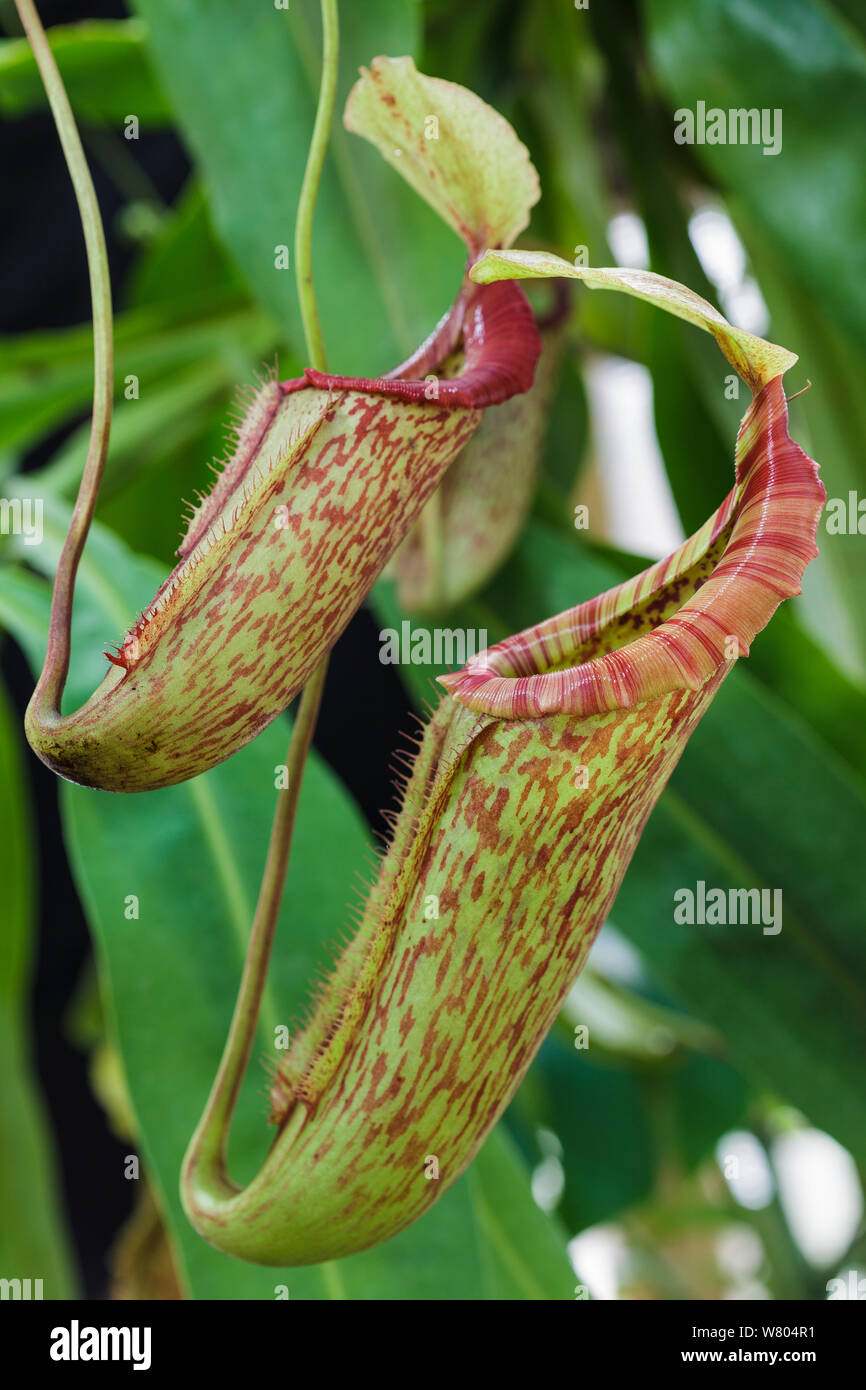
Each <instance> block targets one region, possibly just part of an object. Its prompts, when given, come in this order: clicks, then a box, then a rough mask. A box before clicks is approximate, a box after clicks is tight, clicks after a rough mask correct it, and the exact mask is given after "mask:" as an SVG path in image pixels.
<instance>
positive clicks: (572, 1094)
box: [508, 1032, 656, 1235]
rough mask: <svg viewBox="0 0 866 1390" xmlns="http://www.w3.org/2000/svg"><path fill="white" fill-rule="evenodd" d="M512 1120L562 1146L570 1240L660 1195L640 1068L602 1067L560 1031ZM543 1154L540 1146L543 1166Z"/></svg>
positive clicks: (519, 1097)
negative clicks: (547, 1132) (654, 1191)
mask: <svg viewBox="0 0 866 1390" xmlns="http://www.w3.org/2000/svg"><path fill="white" fill-rule="evenodd" d="M508 1119H509V1122H510V1123H512V1124H513V1123H515V1122H517V1123H520V1124H521V1126H522V1127H525V1128H526V1130H527V1133H528V1134H532V1133H533V1131H535V1130H536V1129H537V1127H539V1126H541V1127H543V1128H544V1129H546V1130H550V1131H552V1132H553V1133H554V1134H555V1135H556V1137H557V1138H558V1140H559V1142H560V1144H561V1145H562V1158H561V1162H562V1166H563V1171H564V1173H565V1188H564V1191H563V1196H562V1202H561V1205H560V1206H559V1208H558V1211H559V1214H560V1216H561V1218H562V1220H563V1221H564V1223H565V1226H566V1229H567V1230H568V1233H569V1235H575V1234H576V1233H577V1232H578V1231H582V1230H583V1229H584V1228H585V1227H587V1226H593V1225H596V1224H597V1223H598V1222H601V1221H608V1220H610V1218H611V1217H613V1216H616V1215H617V1214H618V1213H619V1212H621V1211H624V1210H625V1209H626V1208H627V1207H630V1206H633V1205H634V1204H635V1203H636V1202H640V1201H642V1200H643V1199H644V1198H646V1197H648V1196H649V1194H650V1192H651V1191H652V1187H653V1181H654V1176H655V1168H656V1157H655V1153H654V1145H653V1135H652V1126H651V1123H650V1117H649V1114H648V1109H647V1096H646V1095H645V1093H644V1090H643V1087H642V1085H641V1082H640V1077H639V1075H638V1074H637V1073H636V1072H635V1071H634V1070H633V1069H632V1068H629V1067H620V1066H598V1065H596V1063H595V1062H592V1061H590V1060H589V1059H588V1058H587V1057H586V1054H585V1053H578V1052H576V1051H575V1050H574V1048H570V1047H569V1046H568V1044H567V1043H566V1042H564V1041H563V1040H562V1038H561V1037H559V1035H558V1034H557V1033H556V1032H553V1033H551V1034H550V1035H549V1036H548V1037H547V1038H546V1039H545V1042H544V1044H543V1046H542V1048H541V1051H540V1052H539V1054H538V1057H537V1058H536V1060H535V1062H534V1063H533V1064H532V1067H531V1069H530V1072H529V1075H528V1077H527V1079H526V1080H525V1081H524V1083H523V1085H522V1087H521V1088H520V1091H519V1092H518V1094H517V1096H516V1097H515V1100H514V1101H513V1103H512V1106H511V1109H510V1110H509V1112H508ZM540 1157H541V1150H540V1149H536V1154H535V1159H536V1162H537V1161H538V1160H539V1158H540Z"/></svg>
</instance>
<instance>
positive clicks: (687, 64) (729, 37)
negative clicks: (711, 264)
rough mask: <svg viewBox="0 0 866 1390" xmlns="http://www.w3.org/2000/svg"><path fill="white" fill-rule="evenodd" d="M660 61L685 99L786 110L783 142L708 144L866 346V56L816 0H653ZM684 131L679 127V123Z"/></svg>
mask: <svg viewBox="0 0 866 1390" xmlns="http://www.w3.org/2000/svg"><path fill="white" fill-rule="evenodd" d="M646 13H647V18H648V28H649V40H650V48H651V52H652V57H653V61H654V63H655V66H656V68H657V70H658V73H659V75H660V77H661V80H662V82H663V83H664V86H665V90H666V92H667V94H668V96H669V98H670V100H671V104H672V105H673V106H675V107H690V108H691V109H692V110H695V108H696V104H697V102H698V101H699V100H701V101H704V102H706V105H707V108H710V107H713V106H717V107H721V108H723V109H724V110H725V111H727V110H729V109H733V108H746V109H751V108H756V109H767V110H769V111H770V112H772V111H775V110H779V111H781V112H782V122H783V128H782V148H781V151H780V152H779V153H778V154H776V155H770V156H766V155H765V154H764V151H763V149H762V147H761V146H760V145H752V144H742V145H740V144H735V145H728V144H726V145H710V144H705V145H700V146H698V145H696V146H694V147H693V151H692V153H693V154H694V156H695V157H696V158H697V159H699V160H700V162H701V163H702V164H704V165H705V166H706V167H707V168H709V169H710V170H711V171H712V173H713V175H714V176H715V178H716V179H717V180H718V181H719V183H720V185H721V186H722V188H724V189H726V190H728V191H730V192H732V193H735V194H736V195H737V197H738V198H739V199H740V200H741V201H742V203H743V204H744V206H745V207H746V208H747V209H748V211H749V213H750V215H751V216H752V217H754V219H755V221H756V223H757V224H758V225H759V226H760V227H761V228H762V230H763V232H764V233H765V234H766V235H767V236H769V237H770V239H771V241H772V243H773V245H774V247H775V248H776V249H777V250H778V252H779V254H780V256H781V257H782V258H783V260H784V263H785V267H786V276H787V278H788V279H789V280H790V281H792V282H793V283H794V284H797V285H803V286H804V287H805V289H806V292H807V293H808V294H812V295H814V296H816V297H817V298H818V300H819V301H820V303H821V304H822V305H823V306H824V308H825V309H826V310H827V311H830V312H832V313H833V314H834V315H835V317H836V318H837V320H838V321H839V322H840V323H842V324H846V325H847V326H848V328H849V329H850V331H851V332H852V333H854V334H855V336H856V337H857V338H858V339H859V341H860V343H861V345H866V245H864V240H863V227H864V225H866V187H864V180H863V147H864V142H866V55H864V49H863V44H862V41H861V40H860V39H859V36H857V35H856V34H855V31H854V30H853V29H851V28H850V27H849V26H848V25H847V24H846V23H845V22H844V21H843V20H841V19H840V18H839V16H838V14H836V13H834V11H833V10H832V9H831V8H830V6H829V5H827V4H824V3H814V0H647V4H646ZM671 139H673V125H672V126H671Z"/></svg>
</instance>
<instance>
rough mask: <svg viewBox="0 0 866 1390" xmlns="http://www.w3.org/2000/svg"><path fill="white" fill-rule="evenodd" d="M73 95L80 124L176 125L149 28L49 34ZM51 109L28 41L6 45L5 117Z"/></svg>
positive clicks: (70, 27)
mask: <svg viewBox="0 0 866 1390" xmlns="http://www.w3.org/2000/svg"><path fill="white" fill-rule="evenodd" d="M47 32H48V41H49V43H50V45H51V51H52V53H53V54H54V57H55V58H56V60H57V66H58V68H59V69H60V75H61V77H62V78H63V82H64V85H65V87H66V91H67V95H68V96H69V100H70V102H71V104H72V109H73V110H74V112H75V114H76V116H77V117H78V119H79V120H80V121H84V122H88V121H91V122H93V123H94V124H99V125H114V126H122V124H123V121H124V120H125V118H126V117H127V116H130V115H132V116H137V117H138V119H139V121H140V122H141V124H142V125H143V126H151V127H159V126H165V125H168V124H170V122H171V118H172V117H171V109H170V107H169V106H168V103H167V102H166V100H165V97H164V96H163V94H162V92H161V91H160V88H159V84H158V83H157V81H156V78H155V77H154V75H153V71H152V69H151V66H150V62H149V60H148V56H147V49H146V45H145V42H144V33H145V31H144V25H143V24H141V23H140V22H139V21H138V20H135V19H126V20H123V19H121V20H88V21H85V22H83V23H81V24H56V25H54V27H53V28H51V29H49V30H48V31H47ZM43 108H45V109H46V110H47V108H48V101H47V98H46V96H45V89H44V87H43V85H42V79H41V77H40V76H39V70H38V68H37V66H36V61H35V59H34V57H33V54H32V52H31V51H30V45H29V43H28V42H27V40H26V39H4V40H3V41H2V42H0V113H2V114H3V115H4V116H24V115H26V114H27V113H28V112H30V111H39V110H42V109H43Z"/></svg>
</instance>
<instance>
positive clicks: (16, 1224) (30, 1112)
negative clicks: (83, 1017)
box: [0, 689, 75, 1299]
mask: <svg viewBox="0 0 866 1390" xmlns="http://www.w3.org/2000/svg"><path fill="white" fill-rule="evenodd" d="M19 742H20V733H19V731H18V729H17V727H16V724H15V721H14V719H13V712H12V709H11V707H10V706H9V704H8V703H7V698H6V694H5V691H3V690H2V689H0V875H2V881H3V900H4V914H3V931H2V934H0V1071H2V1076H3V1087H2V1090H0V1271H2V1274H3V1277H4V1278H7V1279H41V1280H42V1281H43V1296H44V1297H45V1298H51V1299H57V1298H72V1297H74V1294H75V1290H74V1285H73V1275H72V1269H71V1265H70V1254H69V1250H68V1247H67V1237H66V1221H65V1215H64V1213H63V1210H62V1205H61V1201H60V1197H59V1193H58V1191H57V1187H56V1173H55V1164H54V1156H53V1153H52V1143H51V1137H50V1131H49V1128H48V1125H47V1123H46V1120H45V1116H44V1114H43V1112H42V1105H41V1101H40V1099H39V1092H38V1087H37V1083H36V1078H35V1074H34V1070H33V1064H32V1062H31V1059H30V1055H29V1053H30V1049H29V1043H28V1012H29V988H30V973H31V968H32V956H33V946H32V942H31V931H32V926H33V878H34V865H33V845H32V823H31V812H30V806H29V802H28V788H27V785H26V783H25V781H24V770H23V767H22V764H21V755H20V752H19Z"/></svg>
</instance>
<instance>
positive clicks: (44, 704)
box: [15, 0, 114, 727]
mask: <svg viewBox="0 0 866 1390" xmlns="http://www.w3.org/2000/svg"><path fill="white" fill-rule="evenodd" d="M15 4H16V8H17V10H18V15H19V17H20V19H21V23H22V24H23V26H24V31H25V33H26V34H27V38H28V40H29V42H30V47H31V49H32V50H33V56H34V58H35V59H36V65H37V67H38V68H39V73H40V76H41V78H42V82H43V84H44V86H45V92H46V95H47V97H48V101H49V104H50V106H51V114H52V115H53V117H54V124H55V126H56V127H57V134H58V135H59V137H60V144H61V146H62V148H63V154H64V158H65V160H66V165H67V168H68V169H69V176H70V178H71V180H72V186H73V188H74V190H75V198H76V201H77V203H78V211H79V214H80V216H81V225H82V229H83V231H84V244H85V249H86V252H87V268H88V272H89V276H90V298H91V311H92V317H93V413H92V416H91V425H90V443H89V445H88V450H87V461H86V463H85V465H84V472H83V474H82V477H81V484H80V486H79V489H78V497H77V498H76V502H75V508H74V510H73V513H72V520H71V522H70V525H69V530H68V532H67V534H66V540H65V541H64V544H63V549H62V551H61V554H60V560H59V562H58V565H57V573H56V575H55V578H54V591H53V594H52V598H51V616H50V619H49V626H48V643H47V646H46V651H45V663H44V665H43V667H42V674H41V675H40V677H39V680H38V681H37V683H36V689H35V690H34V692H33V695H32V697H31V700H30V706H29V710H28V717H29V718H30V719H32V720H34V721H35V722H37V723H39V724H42V725H43V726H45V727H51V726H52V725H56V724H57V723H58V721H59V720H60V718H61V713H60V702H61V699H62V696H63V690H64V687H65V685H66V676H67V673H68V671H69V652H70V629H71V623H72V601H73V597H74V593H75V576H76V574H77V572H78V564H79V561H80V559H81V554H82V551H83V550H84V544H85V541H86V540H87V534H88V532H89V530H90V523H91V521H92V520H93V512H94V508H95V506H96V499H97V496H98V494H99V487H100V483H101V482H102V474H103V471H104V469H105V460H106V457H107V455H108V441H109V436H110V433H111V407H112V396H113V392H114V329H113V322H112V312H111V279H110V276H109V271H108V254H107V252H106V248H105V233H104V231H103V227H102V218H101V216H100V213H99V204H98V202H97V200H96V192H95V190H94V187H93V180H92V179H91V177H90V170H89V168H88V167H87V158H86V156H85V153H84V149H83V147H82V144H81V137H80V136H79V134H78V127H77V126H76V124H75V117H74V116H73V114H72V107H71V106H70V104H69V98H68V97H67V95H66V89H65V87H64V85H63V79H62V77H61V76H60V73H59V71H58V68H57V64H56V62H55V61H54V55H53V54H52V52H51V48H50V46H49V43H48V39H47V37H46V35H45V30H44V29H43V27H42V21H41V20H40V18H39V15H38V13H37V10H36V6H35V5H34V4H33V0H15Z"/></svg>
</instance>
